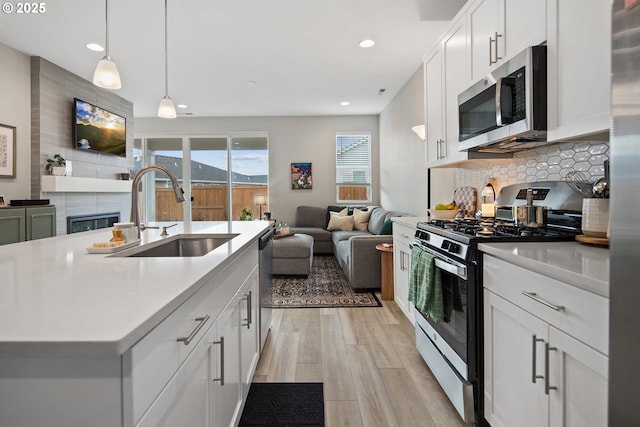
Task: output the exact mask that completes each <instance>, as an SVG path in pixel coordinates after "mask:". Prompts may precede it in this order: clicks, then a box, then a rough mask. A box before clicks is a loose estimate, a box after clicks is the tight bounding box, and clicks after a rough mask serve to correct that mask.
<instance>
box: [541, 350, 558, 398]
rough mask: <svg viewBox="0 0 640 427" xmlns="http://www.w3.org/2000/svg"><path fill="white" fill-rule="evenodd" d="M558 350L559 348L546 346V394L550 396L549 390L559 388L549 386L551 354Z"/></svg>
mask: <svg viewBox="0 0 640 427" xmlns="http://www.w3.org/2000/svg"><path fill="white" fill-rule="evenodd" d="M556 350H558V348H557V347H551V346H549V343H546V344H545V345H544V394H549V390H557V389H558V387H556V386H552V385H549V352H550V351H556Z"/></svg>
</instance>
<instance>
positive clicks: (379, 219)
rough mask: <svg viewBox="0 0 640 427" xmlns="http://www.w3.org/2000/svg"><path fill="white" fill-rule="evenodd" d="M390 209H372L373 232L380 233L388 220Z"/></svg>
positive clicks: (371, 231) (371, 230)
mask: <svg viewBox="0 0 640 427" xmlns="http://www.w3.org/2000/svg"><path fill="white" fill-rule="evenodd" d="M388 213H389V211H387V210H385V209H382V208H374V209H372V211H371V216H370V217H369V232H370V233H371V234H378V233H380V230H381V229H382V226H383V225H384V222H385V221H386V220H387V214H388Z"/></svg>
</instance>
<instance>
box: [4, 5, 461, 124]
mask: <svg viewBox="0 0 640 427" xmlns="http://www.w3.org/2000/svg"><path fill="white" fill-rule="evenodd" d="M465 1H466V0H323V1H313V2H312V1H308V0H168V8H169V13H168V21H169V24H168V26H169V27H168V28H169V30H168V40H169V42H168V50H169V55H168V59H169V95H170V96H171V98H172V99H173V100H174V101H175V103H176V104H186V105H187V106H188V107H187V108H186V109H178V115H179V116H181V115H193V116H218V117H224V116H281V115H350V114H378V113H380V112H381V111H382V110H383V109H384V108H385V106H386V105H387V104H388V103H389V101H390V100H391V99H392V98H393V96H394V95H395V94H396V93H397V92H398V91H399V90H400V88H402V86H403V85H404V84H405V83H406V81H407V80H408V79H409V77H411V75H412V74H413V73H414V72H415V71H416V70H417V69H418V67H419V66H420V64H421V61H422V56H423V55H424V54H425V53H426V52H427V51H428V50H429V49H430V48H431V47H432V46H433V44H434V42H435V40H436V38H437V37H438V36H439V35H440V34H441V33H442V32H443V31H444V29H445V28H446V26H447V24H448V22H447V21H448V20H450V19H451V18H452V17H453V16H454V15H455V13H456V12H457V11H458V10H459V9H460V7H461V6H462V4H464V2H465ZM14 4H17V3H14ZM44 4H45V6H46V11H45V12H44V13H42V14H18V13H15V11H14V12H13V13H6V12H5V13H1V14H0V43H3V44H5V45H7V46H9V47H11V48H14V49H16V50H18V51H21V52H24V53H26V54H28V55H35V56H41V57H43V58H45V59H47V60H49V61H51V62H53V63H54V64H56V65H58V66H60V67H62V68H65V69H66V70H69V71H71V72H72V73H75V74H77V75H78V76H80V77H82V78H84V79H86V80H89V81H91V80H92V76H93V70H94V69H95V66H96V64H97V62H98V60H99V59H100V58H101V57H102V56H103V55H104V53H103V52H93V51H90V50H89V49H87V48H86V46H85V45H86V44H87V43H89V42H97V43H99V44H102V45H103V46H104V40H105V4H104V2H102V1H86V0H58V1H54V2H46V3H44ZM363 39H373V40H375V41H376V45H375V46H374V47H371V48H368V49H363V48H360V47H359V46H358V43H359V42H360V41H361V40H363ZM109 54H110V56H111V57H112V58H113V60H114V61H115V62H116V64H117V66H118V69H119V71H120V76H121V79H122V88H121V89H119V90H117V91H116V92H117V93H118V94H119V95H120V96H122V97H124V98H126V99H128V100H130V101H132V102H133V104H134V116H135V117H155V116H156V114H157V108H158V104H159V102H160V99H161V98H162V97H163V96H164V92H165V88H164V2H163V0H135V1H131V0H110V2H109ZM381 89H384V92H383V93H382V94H380V90H381ZM342 101H348V102H349V103H350V104H349V105H348V106H341V105H340V102H342Z"/></svg>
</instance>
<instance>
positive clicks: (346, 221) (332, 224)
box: [327, 212, 353, 231]
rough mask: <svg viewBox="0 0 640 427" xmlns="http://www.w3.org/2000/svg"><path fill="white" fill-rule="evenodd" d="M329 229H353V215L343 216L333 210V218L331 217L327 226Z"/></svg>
mask: <svg viewBox="0 0 640 427" xmlns="http://www.w3.org/2000/svg"><path fill="white" fill-rule="evenodd" d="M327 230H329V231H351V230H353V216H341V215H340V214H338V213H336V212H331V218H330V219H329V225H328V226H327Z"/></svg>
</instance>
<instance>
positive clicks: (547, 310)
mask: <svg viewBox="0 0 640 427" xmlns="http://www.w3.org/2000/svg"><path fill="white" fill-rule="evenodd" d="M483 264H484V266H483V281H484V282H483V286H484V287H485V288H487V289H489V290H491V291H492V292H494V293H496V294H498V295H500V296H502V297H503V298H505V299H507V300H508V301H510V302H512V303H513V304H515V305H517V306H519V307H521V308H523V309H524V310H526V311H528V312H529V313H531V314H533V315H534V316H537V317H538V318H540V319H542V320H544V321H545V322H547V323H549V324H551V325H553V326H555V327H556V328H558V329H560V330H561V331H564V332H565V333H567V334H569V335H571V336H573V337H574V338H576V339H578V340H580V341H582V342H584V343H585V344H587V345H589V346H591V347H593V348H595V349H596V350H598V351H600V352H601V353H603V354H605V355H607V354H608V353H609V301H608V300H607V299H606V298H604V297H601V296H599V295H595V294H592V293H591V292H587V291H584V290H582V289H579V288H576V287H575V286H572V285H569V284H566V283H563V282H560V281H558V280H555V279H552V278H549V277H546V276H544V275H542V274H539V273H535V272H533V271H530V270H527V269H525V268H522V267H519V266H515V265H513V264H510V263H508V262H505V261H503V260H500V259H498V258H495V257H492V256H490V255H484V257H483ZM525 293H526V294H525ZM527 295H528V296H527ZM553 307H555V308H557V309H554V308H553ZM561 307H562V308H561Z"/></svg>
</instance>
